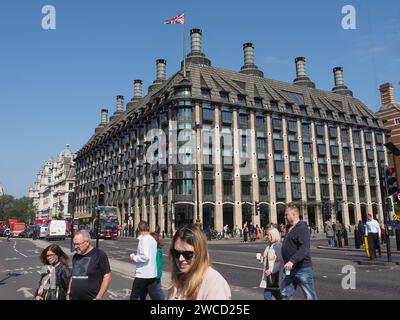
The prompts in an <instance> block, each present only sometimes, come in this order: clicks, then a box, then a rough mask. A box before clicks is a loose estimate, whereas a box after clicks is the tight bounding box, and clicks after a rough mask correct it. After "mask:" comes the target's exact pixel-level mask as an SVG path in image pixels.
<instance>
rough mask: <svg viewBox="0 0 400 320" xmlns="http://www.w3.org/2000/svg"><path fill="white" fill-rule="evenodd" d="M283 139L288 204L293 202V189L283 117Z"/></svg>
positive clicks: (285, 123) (285, 126)
mask: <svg viewBox="0 0 400 320" xmlns="http://www.w3.org/2000/svg"><path fill="white" fill-rule="evenodd" d="M281 119H282V138H283V158H284V163H285V187H286V192H285V193H286V203H290V202H292V188H291V181H290V161H289V141H288V140H289V137H288V134H287V121H286V118H285V117H283V116H282V118H281Z"/></svg>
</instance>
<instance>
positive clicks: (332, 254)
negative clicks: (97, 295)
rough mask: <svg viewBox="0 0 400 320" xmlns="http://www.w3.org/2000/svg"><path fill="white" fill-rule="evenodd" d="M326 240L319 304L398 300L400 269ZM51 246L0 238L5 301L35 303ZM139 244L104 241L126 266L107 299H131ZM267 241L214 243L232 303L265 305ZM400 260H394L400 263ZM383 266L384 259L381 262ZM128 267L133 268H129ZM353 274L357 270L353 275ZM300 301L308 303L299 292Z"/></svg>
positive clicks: (0, 293) (319, 258)
mask: <svg viewBox="0 0 400 320" xmlns="http://www.w3.org/2000/svg"><path fill="white" fill-rule="evenodd" d="M51 243H57V244H58V245H60V246H62V247H64V248H66V250H67V252H68V253H69V254H70V250H69V248H70V240H69V239H67V240H65V241H52V242H51ZM321 244H324V242H323V241H319V240H316V241H313V243H312V248H311V251H312V258H313V264H314V279H315V285H316V290H317V294H318V298H319V299H342V300H349V299H362V300H363V299H371V300H377V299H399V298H400V293H399V292H400V290H399V283H400V266H398V265H385V266H381V265H376V266H374V265H372V266H367V265H358V264H357V263H356V261H357V260H360V259H365V253H363V252H362V251H360V252H346V251H337V250H326V249H320V248H317V247H318V246H320V245H321ZM46 245H48V243H47V242H45V241H43V240H38V241H33V240H30V239H11V240H10V241H6V239H5V238H0V300H10V299H12V300H14V299H15V300H24V299H32V298H33V294H34V292H35V290H36V287H37V285H38V281H39V274H40V270H41V268H42V265H41V263H40V260H39V254H40V252H41V250H42V248H43V247H45V246H46ZM136 246H137V240H136V239H131V238H121V239H118V240H101V241H100V248H101V249H103V250H104V251H105V252H106V253H107V255H108V256H109V258H110V261H112V262H114V263H112V266H113V265H118V264H120V265H124V266H125V267H124V269H123V270H124V271H121V270H122V269H120V268H119V269H118V270H119V272H113V275H112V282H111V286H110V289H109V291H108V292H107V294H106V296H105V299H107V300H126V299H129V295H130V288H131V285H132V281H133V278H132V276H133V273H134V266H133V265H132V269H130V265H128V264H130V261H129V255H130V254H131V253H132V252H135V250H136ZM168 248H169V240H168V239H165V246H164V258H165V262H164V269H163V272H164V275H163V286H164V288H166V286H167V284H168V279H169V272H170V270H171V268H170V262H169V261H168V257H167V252H168ZM264 248H265V243H264V242H256V243H246V244H245V243H240V242H239V241H234V240H232V241H214V242H211V243H209V251H210V257H211V261H212V264H213V266H214V268H215V269H217V270H218V271H219V272H220V273H221V274H222V275H223V276H224V277H225V278H226V279H227V281H228V283H229V284H230V286H231V290H232V299H233V300H237V299H242V300H260V299H262V298H263V293H262V289H260V288H258V285H259V283H260V279H261V272H262V266H261V264H259V263H258V262H257V260H256V259H255V256H256V253H257V252H263V251H264ZM399 257H400V255H394V260H396V259H397V260H398V259H399ZM381 261H384V258H381ZM126 266H128V268H126ZM349 270H350V271H349ZM351 270H353V271H351ZM349 274H352V275H354V276H355V288H346V285H343V283H344V282H346V279H345V277H346V276H349ZM295 299H303V296H302V293H301V292H300V290H298V292H297V293H296V296H295Z"/></svg>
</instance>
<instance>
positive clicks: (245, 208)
mask: <svg viewBox="0 0 400 320" xmlns="http://www.w3.org/2000/svg"><path fill="white" fill-rule="evenodd" d="M242 221H243V225H244V224H245V223H247V225H248V226H249V225H250V223H252V222H253V213H252V205H251V204H249V203H243V204H242Z"/></svg>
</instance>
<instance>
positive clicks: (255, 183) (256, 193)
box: [250, 110, 261, 226]
mask: <svg viewBox="0 0 400 320" xmlns="http://www.w3.org/2000/svg"><path fill="white" fill-rule="evenodd" d="M255 118H256V117H255V113H254V110H251V111H250V157H251V177H252V192H251V194H252V196H253V199H252V200H253V217H254V221H253V224H254V226H256V225H259V226H260V225H261V222H260V213H258V214H257V211H256V210H257V207H256V203H258V202H259V201H260V185H259V179H258V164H257V145H256V123H255V122H256V119H255Z"/></svg>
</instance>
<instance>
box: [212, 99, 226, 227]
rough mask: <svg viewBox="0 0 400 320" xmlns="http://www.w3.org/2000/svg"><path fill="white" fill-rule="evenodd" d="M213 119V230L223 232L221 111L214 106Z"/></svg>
mask: <svg viewBox="0 0 400 320" xmlns="http://www.w3.org/2000/svg"><path fill="white" fill-rule="evenodd" d="M214 117H215V118H214V119H215V127H214V128H215V136H214V139H215V144H214V150H213V152H214V155H215V156H214V161H215V189H214V190H215V199H214V201H215V210H214V215H215V219H214V224H215V226H214V227H215V229H216V230H218V231H222V230H223V227H224V225H223V210H224V208H223V187H222V184H223V183H222V178H223V168H222V161H221V158H222V150H221V110H220V108H219V106H215V110H214Z"/></svg>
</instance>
